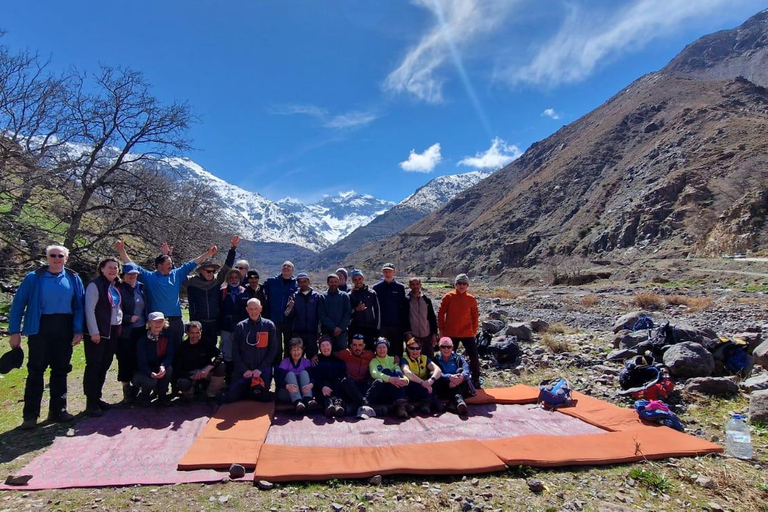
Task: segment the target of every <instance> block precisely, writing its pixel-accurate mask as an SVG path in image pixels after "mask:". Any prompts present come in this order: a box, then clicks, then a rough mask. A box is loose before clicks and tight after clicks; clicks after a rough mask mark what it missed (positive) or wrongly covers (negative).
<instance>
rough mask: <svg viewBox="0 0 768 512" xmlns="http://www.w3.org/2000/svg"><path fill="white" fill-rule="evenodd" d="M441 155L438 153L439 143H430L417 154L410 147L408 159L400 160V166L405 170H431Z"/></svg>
mask: <svg viewBox="0 0 768 512" xmlns="http://www.w3.org/2000/svg"><path fill="white" fill-rule="evenodd" d="M442 159H443V157H442V156H441V155H440V143H439V142H438V143H436V144H432V145H431V146H429V147H428V148H427V149H426V150H425V151H424V152H423V153H421V154H419V153H417V152H416V150H414V149H412V150H411V154H410V155H408V160H405V161H403V162H400V167H401V168H402V169H403V170H404V171H406V172H432V170H433V169H434V168H435V166H437V164H439V163H440V161H441V160H442Z"/></svg>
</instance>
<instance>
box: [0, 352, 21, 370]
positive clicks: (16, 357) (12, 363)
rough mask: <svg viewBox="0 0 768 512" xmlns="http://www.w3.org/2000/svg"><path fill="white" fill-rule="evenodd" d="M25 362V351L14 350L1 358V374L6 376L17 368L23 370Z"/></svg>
mask: <svg viewBox="0 0 768 512" xmlns="http://www.w3.org/2000/svg"><path fill="white" fill-rule="evenodd" d="M23 362H24V351H23V350H21V347H16V348H12V349H11V350H9V351H8V352H6V353H5V354H3V356H2V357H0V373H2V374H5V373H8V372H9V371H11V370H13V369H15V368H21V364H22V363H23Z"/></svg>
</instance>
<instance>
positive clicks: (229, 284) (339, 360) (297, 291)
mask: <svg viewBox="0 0 768 512" xmlns="http://www.w3.org/2000/svg"><path fill="white" fill-rule="evenodd" d="M239 242H240V239H239V237H237V236H235V237H233V238H232V241H231V244H230V249H229V252H228V253H227V257H226V259H225V262H224V264H223V265H221V266H220V265H218V264H217V263H215V262H214V261H213V260H212V258H213V257H214V256H215V255H216V254H217V253H218V248H217V247H216V246H211V247H210V248H209V249H208V251H206V252H205V253H204V254H201V255H200V256H198V257H197V258H195V259H193V260H190V261H188V262H186V263H184V264H182V265H180V266H178V267H176V266H174V264H173V259H172V249H171V248H170V247H169V246H168V245H167V244H163V245H162V246H161V254H160V255H159V256H158V257H157V258H155V261H154V264H155V269H154V270H149V269H145V268H143V267H142V266H140V265H137V264H135V263H134V262H133V261H132V260H131V258H130V257H129V256H128V254H127V252H126V248H125V244H124V243H123V241H121V240H118V241H117V242H115V244H114V248H115V250H116V251H117V253H118V256H119V259H118V258H114V257H108V258H104V259H103V260H102V261H101V262H99V264H98V273H97V276H96V277H95V278H94V279H93V280H92V281H91V282H90V283H88V286H83V283H82V280H81V279H80V276H79V275H78V274H77V273H75V272H73V271H72V270H70V269H68V268H67V267H66V266H65V265H66V263H67V260H68V258H69V251H68V250H67V248H65V247H62V246H59V245H52V246H49V247H48V248H47V249H46V259H47V264H46V265H43V266H42V267H40V268H38V269H36V270H35V271H33V272H30V273H29V274H27V276H26V277H25V278H24V280H23V281H22V283H21V285H20V287H19V289H18V291H17V293H16V295H15V297H14V300H13V304H12V307H11V314H10V318H9V328H10V332H11V340H10V343H11V346H12V347H18V346H20V344H21V335H22V334H24V335H25V336H27V337H28V359H27V368H28V377H27V382H26V387H25V392H24V412H23V423H22V425H21V428H23V429H32V428H35V426H36V425H37V421H38V418H39V416H40V409H41V400H42V394H43V387H44V382H43V374H44V372H45V370H46V369H47V368H48V367H50V368H51V377H50V392H51V399H50V405H49V413H48V419H49V420H50V421H56V422H64V421H70V420H72V419H73V415H72V414H70V413H69V412H68V411H67V403H66V394H67V374H68V373H69V371H70V370H71V366H70V360H71V356H72V347H73V346H75V345H77V344H78V343H80V342H81V341H83V343H84V348H85V357H86V367H85V373H84V375H83V390H84V393H85V396H86V413H87V414H88V415H91V416H100V415H102V414H103V413H104V411H105V410H107V409H109V407H110V404H108V403H107V402H105V401H104V400H103V399H102V389H103V386H104V382H105V379H106V375H107V371H108V370H109V368H110V366H111V364H112V361H113V358H114V357H115V356H116V357H117V362H118V375H117V378H118V380H119V381H120V382H121V383H122V387H123V401H124V402H125V403H132V402H136V403H137V404H139V405H148V404H150V402H151V401H152V400H156V402H157V403H158V404H161V405H164V404H168V403H169V402H170V401H171V399H172V397H173V396H174V395H176V394H179V395H181V396H182V397H183V398H185V399H192V398H193V397H194V395H195V393H198V392H199V393H204V394H205V396H206V397H207V398H208V399H210V400H219V401H225V402H232V401H236V400H242V399H256V400H262V401H268V400H272V399H273V393H272V392H271V391H270V389H271V386H272V380H273V379H274V381H275V395H276V398H277V400H279V401H283V402H288V403H290V404H292V406H293V409H294V411H295V412H296V413H297V414H303V413H305V412H307V411H312V410H316V409H323V410H324V412H325V414H326V415H327V416H344V415H357V416H358V417H361V418H367V417H370V416H374V415H377V414H378V415H382V414H387V413H392V414H395V415H397V416H399V417H402V418H405V417H408V416H410V415H412V414H414V413H415V412H419V413H430V412H442V411H443V410H444V408H445V401H447V402H448V406H449V407H450V408H451V409H452V410H454V411H455V412H457V413H459V414H466V413H467V407H466V403H465V402H464V398H465V397H467V396H471V395H472V394H474V392H475V391H474V390H475V389H476V388H477V387H479V386H480V364H479V359H478V354H477V347H476V345H475V333H476V332H477V328H478V320H479V319H478V309H477V301H476V300H475V298H474V296H472V295H471V294H469V293H468V292H467V290H468V287H469V279H468V277H467V275H466V274H460V275H458V276H457V277H456V280H455V289H454V290H452V291H451V292H449V293H447V294H446V295H445V296H444V297H443V298H442V301H441V303H440V307H439V309H438V312H437V313H435V309H434V307H433V303H432V300H431V299H430V298H429V297H428V296H427V295H426V294H425V293H424V292H423V291H422V288H421V281H420V280H419V278H417V277H413V278H410V279H409V280H408V292H406V287H405V286H404V285H403V284H402V283H400V282H398V281H397V279H396V278H395V267H394V265H392V264H389V263H388V264H385V265H384V266H383V267H382V270H381V272H382V279H381V280H380V281H379V282H378V283H377V284H375V285H374V286H372V287H369V286H368V285H367V284H366V283H365V275H364V274H363V273H362V272H361V271H360V270H357V269H353V270H352V271H351V272H349V271H348V270H347V269H345V268H340V269H338V270H337V271H336V272H335V273H333V274H330V275H328V276H327V278H326V284H327V290H326V291H324V292H322V293H321V292H319V291H317V290H315V289H314V288H313V287H312V286H311V282H310V277H309V275H308V274H306V273H299V274H298V275H296V276H294V265H293V264H292V263H291V262H290V261H286V262H284V263H283V265H282V267H281V272H280V273H279V274H277V275H275V276H272V277H270V278H268V279H267V280H266V281H265V282H264V283H263V284H260V283H259V278H260V276H259V273H258V272H257V271H256V270H252V269H250V266H249V264H248V262H247V261H246V260H238V261H237V262H235V256H236V251H237V247H238V245H239ZM121 263H122V271H121V268H120V267H121V265H120V264H121ZM193 272H194V274H195V275H194V276H190V274H192V273H193ZM348 280H349V281H351V286H350V284H349V283H348ZM185 285H186V291H187V297H188V302H189V320H190V321H189V322H188V323H187V324H186V325H185V324H184V322H183V321H182V315H181V313H182V305H181V300H180V296H181V292H182V287H183V286H185ZM22 320H23V326H22ZM438 333H439V335H438ZM459 344H463V345H464V348H465V353H466V354H467V356H468V359H469V363H467V361H466V360H465V359H464V358H463V357H462V356H461V355H459V354H457V353H456V352H455V349H457V348H458V345H459ZM404 347H405V348H406V349H407V350H404ZM436 350H437V352H438V354H437V355H435V351H436Z"/></svg>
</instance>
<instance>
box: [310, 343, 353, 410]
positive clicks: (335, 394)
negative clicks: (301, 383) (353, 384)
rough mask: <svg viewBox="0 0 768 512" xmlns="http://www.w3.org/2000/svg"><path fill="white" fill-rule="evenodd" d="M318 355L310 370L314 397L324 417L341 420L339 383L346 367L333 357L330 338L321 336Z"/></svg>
mask: <svg viewBox="0 0 768 512" xmlns="http://www.w3.org/2000/svg"><path fill="white" fill-rule="evenodd" d="M318 344H319V345H320V353H319V354H318V355H317V364H316V365H315V366H313V367H312V369H311V370H310V375H311V376H312V382H313V383H314V385H315V397H316V398H317V399H318V400H319V401H320V402H321V403H322V406H323V408H324V410H325V415H326V416H328V417H331V416H336V417H338V418H341V417H342V416H344V414H345V409H344V401H343V400H342V399H341V397H340V396H339V389H340V387H341V381H342V379H344V378H345V377H346V376H347V365H346V364H344V361H342V360H341V359H339V358H338V357H336V356H335V355H333V343H332V341H331V337H330V336H321V337H320V339H319V340H318Z"/></svg>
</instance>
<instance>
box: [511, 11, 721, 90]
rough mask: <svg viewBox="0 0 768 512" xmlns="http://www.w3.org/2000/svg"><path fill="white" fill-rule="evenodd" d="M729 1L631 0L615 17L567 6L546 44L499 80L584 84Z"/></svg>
mask: <svg viewBox="0 0 768 512" xmlns="http://www.w3.org/2000/svg"><path fill="white" fill-rule="evenodd" d="M730 4H731V2H730V1H728V0H698V1H696V2H686V1H670V0H634V1H633V2H631V3H629V2H627V3H623V4H621V3H618V4H616V5H621V7H620V8H619V9H618V10H617V11H616V12H614V13H612V14H611V13H605V12H603V13H599V12H597V11H596V10H595V9H590V10H589V12H587V10H586V9H581V8H579V7H577V6H576V5H572V6H571V10H570V13H569V15H568V16H567V18H566V20H565V22H564V23H563V25H562V27H561V28H560V30H559V32H558V33H557V34H556V35H555V36H554V37H553V38H552V39H550V40H549V41H548V42H547V43H545V44H544V45H543V46H542V47H541V48H540V49H539V51H538V53H537V54H536V56H535V57H534V58H533V60H532V61H531V62H530V63H529V64H528V65H526V66H523V67H519V66H510V67H509V69H508V70H507V71H505V72H502V73H501V74H502V75H505V76H506V79H507V80H508V81H509V82H511V83H513V84H515V83H520V82H525V83H529V84H533V85H547V86H556V85H560V84H563V83H570V82H579V81H582V80H585V79H586V78H587V77H588V76H590V75H591V74H592V73H594V72H595V70H596V69H597V68H598V67H599V66H601V65H604V64H606V63H608V62H611V61H614V60H616V59H618V58H619V57H620V56H621V55H623V54H625V53H629V52H632V51H636V50H638V49H639V48H642V47H643V46H645V45H646V44H648V43H649V42H650V41H652V40H653V39H656V38H659V37H663V36H667V35H669V34H671V33H674V32H675V31H677V30H678V29H679V28H680V26H681V25H683V24H684V23H689V22H690V21H691V20H693V19H695V18H707V17H711V16H713V14H715V13H716V12H717V11H724V10H725V9H727V8H728V6H729V5H730Z"/></svg>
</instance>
